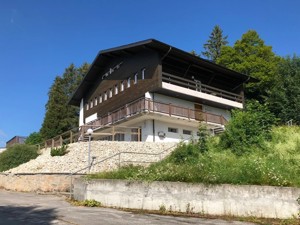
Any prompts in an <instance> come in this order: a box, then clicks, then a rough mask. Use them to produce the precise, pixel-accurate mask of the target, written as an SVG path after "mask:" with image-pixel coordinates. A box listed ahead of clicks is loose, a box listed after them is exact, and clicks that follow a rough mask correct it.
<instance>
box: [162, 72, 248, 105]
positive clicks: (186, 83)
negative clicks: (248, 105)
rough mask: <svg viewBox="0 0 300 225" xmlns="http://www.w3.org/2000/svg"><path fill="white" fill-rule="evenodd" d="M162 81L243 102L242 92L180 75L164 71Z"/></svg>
mask: <svg viewBox="0 0 300 225" xmlns="http://www.w3.org/2000/svg"><path fill="white" fill-rule="evenodd" d="M162 81H163V82H167V83H170V84H174V85H178V86H181V87H184V88H188V89H191V90H194V91H199V92H203V93H206V94H210V95H214V96H217V97H220V98H225V99H228V100H232V101H235V102H239V103H242V102H243V96H242V95H240V94H235V93H232V92H229V91H225V90H222V89H219V88H215V87H212V86H209V85H205V84H202V83H201V82H200V81H197V80H189V79H185V78H182V77H178V76H175V75H172V74H169V73H165V72H163V73H162Z"/></svg>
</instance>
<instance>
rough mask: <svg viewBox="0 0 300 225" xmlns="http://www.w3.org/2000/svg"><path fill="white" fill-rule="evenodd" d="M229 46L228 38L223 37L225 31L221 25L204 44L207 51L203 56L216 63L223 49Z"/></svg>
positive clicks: (217, 26) (215, 28) (216, 27)
mask: <svg viewBox="0 0 300 225" xmlns="http://www.w3.org/2000/svg"><path fill="white" fill-rule="evenodd" d="M227 44H228V41H227V36H223V30H222V29H221V28H220V26H219V25H216V26H215V27H214V29H213V31H212V32H211V34H210V36H209V39H208V40H207V42H206V43H205V44H204V46H203V48H204V49H205V51H204V52H202V55H203V56H205V57H206V58H207V59H209V60H211V61H213V62H216V61H217V59H218V58H219V57H220V55H221V48H222V46H225V45H227Z"/></svg>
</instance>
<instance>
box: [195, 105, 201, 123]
mask: <svg viewBox="0 0 300 225" xmlns="http://www.w3.org/2000/svg"><path fill="white" fill-rule="evenodd" d="M202 112H203V107H202V105H201V104H198V103H195V119H196V120H199V121H203V114H202Z"/></svg>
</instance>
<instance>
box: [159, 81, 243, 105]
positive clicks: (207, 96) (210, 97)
mask: <svg viewBox="0 0 300 225" xmlns="http://www.w3.org/2000/svg"><path fill="white" fill-rule="evenodd" d="M162 87H163V88H164V89H166V90H171V91H176V92H178V93H181V94H185V95H190V96H192V97H196V98H200V99H204V100H208V101H211V102H217V103H221V104H223V105H225V106H226V105H227V106H231V107H235V108H240V109H242V108H243V104H242V103H239V102H235V101H231V100H228V99H225V98H221V97H218V96H214V95H211V94H206V93H203V92H199V91H194V90H191V89H187V88H184V87H180V86H177V85H173V84H169V83H166V82H162Z"/></svg>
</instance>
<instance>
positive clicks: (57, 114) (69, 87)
mask: <svg viewBox="0 0 300 225" xmlns="http://www.w3.org/2000/svg"><path fill="white" fill-rule="evenodd" d="M88 67H89V66H88V64H87V63H84V64H83V65H82V66H81V67H80V68H76V67H75V65H74V64H71V65H70V66H69V67H68V68H66V69H65V72H64V74H63V75H62V76H61V77H60V76H57V77H56V78H55V80H54V83H53V84H52V86H51V88H50V90H49V93H48V96H49V99H48V102H47V104H46V114H45V118H44V121H43V124H42V127H41V130H40V133H41V136H42V138H43V139H49V138H52V137H55V136H57V135H59V134H61V133H63V132H66V131H68V130H70V129H72V128H74V127H76V126H78V115H79V108H78V107H76V106H71V105H68V104H67V103H68V101H69V99H70V97H71V96H72V94H73V93H74V91H75V90H76V88H77V86H78V85H79V83H80V82H81V80H82V78H83V75H84V74H85V73H86V72H87V69H88Z"/></svg>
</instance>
